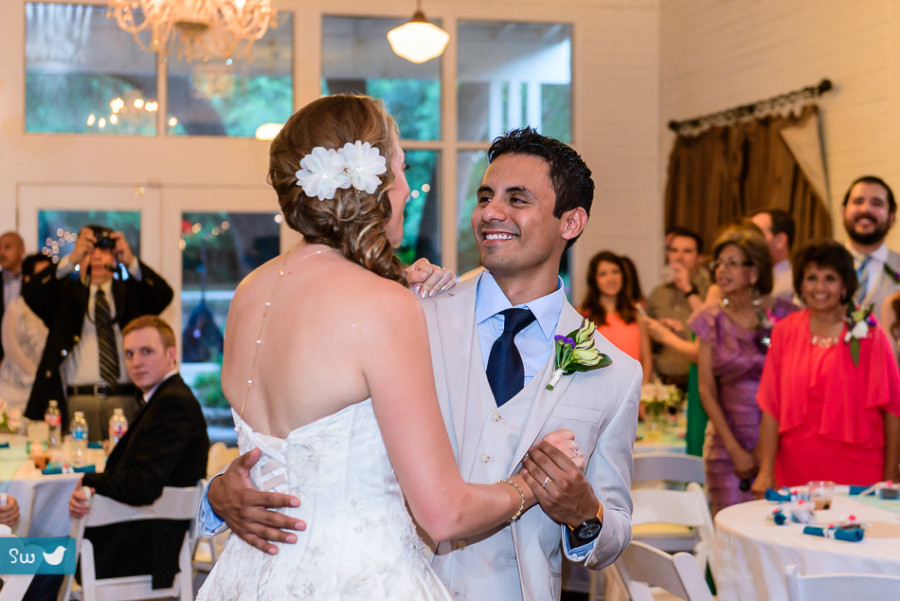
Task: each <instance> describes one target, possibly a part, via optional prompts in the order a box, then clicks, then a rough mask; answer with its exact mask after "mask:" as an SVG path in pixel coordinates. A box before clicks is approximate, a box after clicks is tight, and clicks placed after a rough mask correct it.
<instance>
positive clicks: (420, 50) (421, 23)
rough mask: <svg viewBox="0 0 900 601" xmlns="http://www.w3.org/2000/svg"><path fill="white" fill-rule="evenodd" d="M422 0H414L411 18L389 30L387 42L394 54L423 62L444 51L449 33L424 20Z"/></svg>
mask: <svg viewBox="0 0 900 601" xmlns="http://www.w3.org/2000/svg"><path fill="white" fill-rule="evenodd" d="M421 5H422V0H416V12H415V13H413V16H412V18H411V19H410V20H409V21H407V22H406V23H404V24H403V25H400V26H399V27H395V28H393V29H392V30H390V31H389V32H388V34H387V38H388V42H390V44H391V50H393V51H394V54H396V55H397V56H399V57H401V58H405V59H406V60H408V61H410V62H412V63H424V62H426V61H430V60H431V59H433V58H437V57H439V56H440V55H442V54H443V53H444V48H446V47H447V42H448V41H450V34H449V33H447V32H446V31H444V30H443V29H441V28H440V27H438V26H437V25H434V24H432V23H429V22H428V21H426V20H425V13H423V12H422V6H421Z"/></svg>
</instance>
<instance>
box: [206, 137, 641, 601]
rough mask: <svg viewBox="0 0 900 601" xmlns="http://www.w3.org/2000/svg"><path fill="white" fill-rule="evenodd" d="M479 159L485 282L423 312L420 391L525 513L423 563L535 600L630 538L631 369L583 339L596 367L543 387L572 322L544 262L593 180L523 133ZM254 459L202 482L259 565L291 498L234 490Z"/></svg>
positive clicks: (476, 281)
mask: <svg viewBox="0 0 900 601" xmlns="http://www.w3.org/2000/svg"><path fill="white" fill-rule="evenodd" d="M488 160H489V161H490V163H491V164H490V166H489V167H488V169H487V171H486V172H485V176H484V179H483V181H482V185H481V187H480V188H479V194H478V196H479V197H478V204H477V206H476V208H475V210H474V212H473V214H472V228H473V231H474V234H475V237H476V241H477V244H478V248H479V251H480V254H481V260H482V264H483V265H484V267H485V270H484V271H483V272H482V273H481V274H480V275H479V276H478V277H477V278H473V279H471V280H469V281H467V282H465V283H462V284H460V285H458V286H457V287H456V288H453V289H451V290H450V291H449V292H447V293H445V294H442V295H439V296H437V297H436V298H434V299H431V300H426V301H424V309H425V315H426V320H427V324H428V334H429V340H430V345H431V354H432V360H433V365H434V371H435V384H436V388H437V392H438V398H439V401H440V404H441V410H442V412H443V416H444V421H445V423H446V425H447V429H448V432H449V435H450V441H451V443H452V446H453V450H454V452H455V454H456V458H457V462H458V463H459V466H460V471H461V472H462V475H463V477H464V478H465V479H466V480H468V481H470V482H477V483H490V482H493V481H496V480H498V479H502V478H506V477H508V476H509V475H510V474H513V473H516V472H517V471H519V470H520V468H524V469H525V470H527V476H526V479H527V481H528V484H529V486H530V487H531V488H532V490H533V491H534V493H535V495H536V497H537V498H538V501H539V502H540V505H541V509H540V510H538V509H537V508H534V509H532V510H530V511H528V512H526V513H525V514H524V515H523V516H522V517H521V518H520V519H519V520H518V521H516V522H513V523H512V524H510V525H506V526H504V527H501V528H498V529H497V530H495V531H493V532H488V533H485V534H482V535H479V536H476V537H469V538H466V539H460V540H454V541H449V542H445V543H442V544H440V545H439V546H437V548H436V550H435V556H434V560H433V563H432V566H433V568H434V569H435V571H436V572H437V574H438V575H439V576H440V577H441V578H442V579H443V580H444V582H445V583H446V584H447V585H448V586H449V587H450V590H451V592H452V593H453V594H454V595H455V596H456V597H457V598H460V599H471V600H477V599H491V600H492V601H493V600H503V601H507V600H508V601H519V600H535V601H545V600H547V599H558V598H559V595H560V566H561V561H562V554H563V553H564V554H565V555H566V556H567V557H568V558H569V559H570V560H573V561H576V562H579V563H582V564H584V565H586V566H587V567H589V568H601V567H603V566H606V565H608V564H610V563H612V562H613V561H614V560H615V559H616V557H618V555H619V553H621V551H622V550H623V549H624V548H625V546H626V545H627V544H628V542H629V541H630V539H631V498H630V495H629V488H630V485H631V474H632V460H631V449H632V445H633V442H634V439H635V429H636V426H637V408H638V400H639V397H640V385H641V369H640V365H639V364H638V362H637V361H634V360H633V359H631V358H629V357H628V356H627V355H626V354H625V353H622V352H621V351H619V350H618V349H616V348H615V347H614V346H613V345H612V344H610V343H609V342H608V341H607V340H606V339H605V338H603V336H601V335H599V334H596V333H595V334H594V341H595V345H596V347H597V348H598V350H599V351H600V352H602V353H605V354H606V355H608V356H609V357H610V358H611V359H612V364H611V365H609V366H608V367H603V368H598V369H594V370H592V371H587V372H576V373H575V374H572V375H568V376H562V378H561V379H559V380H558V382H556V383H555V385H554V386H553V390H548V384H549V382H550V380H551V377H552V372H553V371H554V364H553V362H554V355H555V353H554V344H555V340H554V337H555V336H556V335H567V334H568V333H569V332H571V331H572V330H575V329H577V328H578V327H579V326H580V324H581V316H580V315H579V314H578V312H577V311H575V309H574V308H573V307H572V306H571V305H570V304H569V303H568V302H567V301H566V298H565V293H564V291H563V287H562V281H561V279H560V277H559V263H560V259H561V257H562V255H563V253H564V251H565V249H566V247H567V246H568V245H570V244H572V243H573V242H574V241H575V239H576V238H577V237H578V236H579V235H580V234H581V232H582V231H583V229H584V226H585V224H586V223H587V219H588V213H589V211H590V207H591V202H592V199H593V193H594V183H593V180H592V179H591V173H590V170H589V169H588V168H587V166H586V165H585V164H584V162H583V161H582V159H581V157H580V156H578V154H577V153H576V152H575V151H574V150H573V149H572V148H570V147H569V146H567V145H565V144H563V143H561V142H558V141H556V140H553V139H550V138H546V137H544V136H540V135H538V134H537V133H536V132H534V131H533V130H530V129H525V130H517V131H513V132H510V133H508V134H506V135H504V136H501V137H500V138H498V139H497V140H495V141H494V143H493V145H492V146H491V149H490V150H489V151H488ZM510 310H513V311H518V313H511V312H510ZM508 322H509V323H508ZM514 323H515V325H513V324H514ZM511 330H512V331H511ZM504 345H506V348H505V349H504V348H500V347H504ZM510 346H512V347H513V349H514V350H513V351H512V352H510ZM511 358H512V363H509V361H510V360H511ZM498 367H499V368H498ZM510 374H512V375H513V377H510ZM560 429H570V430H572V431H574V433H575V441H576V442H577V443H578V444H579V445H580V449H581V451H582V452H584V454H585V459H586V460H587V466H586V469H585V471H584V472H583V473H582V472H581V471H580V470H579V469H577V468H576V467H575V464H574V463H572V461H571V458H570V457H569V456H567V455H565V454H563V452H562V451H559V450H558V449H556V448H555V447H553V446H552V445H550V444H549V443H546V442H539V443H537V441H540V440H541V439H542V437H544V436H545V435H546V434H548V433H551V432H553V431H556V430H560ZM536 443H537V444H536ZM532 445H536V446H532ZM526 453H527V455H526ZM256 459H258V451H252V452H251V453H248V454H247V455H245V456H244V457H242V458H240V459H238V460H237V461H236V462H235V463H234V464H232V467H230V468H229V470H228V471H227V472H226V473H225V475H224V476H223V477H221V478H216V479H215V480H213V482H212V483H211V484H210V488H209V502H210V505H211V506H212V508H213V509H214V510H215V512H216V513H217V514H219V515H220V516H222V517H223V518H224V519H225V521H226V522H227V523H228V525H229V526H231V527H232V529H233V530H234V532H235V533H237V534H238V535H239V536H241V538H243V539H244V540H246V541H247V542H249V543H250V544H253V545H255V546H257V547H259V548H261V549H264V550H268V551H269V552H271V551H272V549H273V547H270V545H269V544H268V542H267V541H270V540H275V541H283V542H293V541H295V540H296V535H295V534H293V533H290V532H285V531H283V530H281V529H302V527H303V525H302V524H296V523H294V521H293V520H292V519H290V518H287V517H285V516H283V515H280V514H275V513H273V512H269V511H266V509H265V508H266V507H283V506H287V505H289V504H296V499H293V498H291V497H286V496H284V495H277V494H276V493H262V492H259V491H256V490H253V489H252V488H250V486H249V478H248V477H247V474H248V470H249V466H250V465H252V463H254V462H255V461H256Z"/></svg>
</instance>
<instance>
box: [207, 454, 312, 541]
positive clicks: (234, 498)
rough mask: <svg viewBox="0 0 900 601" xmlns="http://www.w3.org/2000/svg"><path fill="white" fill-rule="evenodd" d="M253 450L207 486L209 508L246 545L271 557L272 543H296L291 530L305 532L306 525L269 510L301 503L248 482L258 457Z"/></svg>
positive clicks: (232, 463) (295, 498)
mask: <svg viewBox="0 0 900 601" xmlns="http://www.w3.org/2000/svg"><path fill="white" fill-rule="evenodd" d="M261 454H262V453H261V452H260V450H259V449H253V450H252V451H250V452H249V453H245V454H243V455H241V456H240V457H238V458H237V459H235V460H234V461H232V462H231V465H230V466H228V469H227V470H225V472H224V473H223V474H222V475H221V476H218V477H216V478H214V479H213V480H212V481H211V482H210V483H209V491H208V498H209V504H210V506H211V507H212V508H213V511H215V512H216V513H217V514H218V515H219V516H220V517H221V518H222V519H223V520H225V523H226V524H228V527H229V528H231V531H232V532H234V533H235V534H237V535H238V536H239V537H240V538H241V539H243V540H244V541H245V542H246V543H248V544H250V545H253V546H254V547H256V548H257V549H259V550H261V551H265V552H266V553H270V554H272V555H274V554H275V553H276V552H277V550H278V548H277V547H276V546H275V545H273V544H271V543H272V542H282V543H295V542H297V535H296V534H294V533H293V532H287V531H291V530H306V524H305V523H304V522H302V521H299V520H296V519H295V518H292V517H290V516H286V515H282V514H280V513H276V512H274V511H269V510H270V509H277V508H280V507H299V506H300V499H298V498H297V497H293V496H291V495H284V494H281V493H276V492H261V491H259V490H257V489H256V488H254V487H253V483H252V482H251V481H250V468H252V467H253V466H254V465H255V464H256V462H257V461H259V458H260V456H261Z"/></svg>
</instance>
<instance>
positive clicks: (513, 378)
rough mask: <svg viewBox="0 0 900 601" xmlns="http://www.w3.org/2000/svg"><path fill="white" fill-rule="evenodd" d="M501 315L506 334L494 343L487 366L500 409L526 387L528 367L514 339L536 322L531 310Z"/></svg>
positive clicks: (514, 311) (510, 311)
mask: <svg viewBox="0 0 900 601" xmlns="http://www.w3.org/2000/svg"><path fill="white" fill-rule="evenodd" d="M500 314H501V315H503V333H502V334H500V338H498V339H497V340H495V341H494V346H492V347H491V356H490V357H489V358H488V365H487V379H488V382H489V383H490V385H491V390H492V391H493V392H494V400H496V401H497V406H498V407H499V406H500V405H502V404H503V403H505V402H506V401H508V400H509V399H511V398H513V397H514V396H516V394H517V393H518V392H519V391H520V390H522V387H524V386H525V368H524V367H523V365H522V356H521V355H520V354H519V349H517V348H516V343H515V337H516V334H518V333H519V332H521V331H522V330H523V329H524V328H525V326H527V325H528V324H530V323H531V322H532V321H534V319H535V318H534V313H532V312H531V311H530V310H529V309H506V310H505V311H501V312H500Z"/></svg>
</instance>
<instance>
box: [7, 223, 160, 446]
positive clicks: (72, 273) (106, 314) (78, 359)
mask: <svg viewBox="0 0 900 601" xmlns="http://www.w3.org/2000/svg"><path fill="white" fill-rule="evenodd" d="M22 295H23V296H24V298H25V302H26V303H28V306H29V307H31V309H32V311H34V312H35V314H37V315H38V317H40V318H41V319H42V320H43V321H44V323H45V324H47V327H48V328H49V330H50V332H49V334H48V335H47V345H46V346H45V347H44V353H43V355H42V357H41V361H40V364H39V365H38V370H37V374H36V377H35V381H34V386H33V387H32V389H31V396H30V398H29V399H28V405H27V407H26V409H25V416H26V417H28V418H29V419H35V420H40V419H43V417H44V411H45V410H46V408H47V404H48V402H49V401H50V399H56V400H58V401H59V405H60V410H61V411H62V414H63V423H64V424H68V418H70V417H71V415H72V413H73V412H74V411H75V410H81V411H84V414H85V417H86V419H87V420H88V431H89V434H90V438H91V440H101V439H102V438H105V437H106V425H107V423H108V422H109V418H110V416H111V415H112V413H113V409H115V408H117V407H120V408H122V409H123V411H124V412H125V415H126V417H128V418H129V420H130V419H132V418H133V417H134V413H135V411H137V405H136V404H135V403H134V400H133V399H134V393H135V388H134V385H133V384H131V383H129V382H128V377H127V374H126V373H125V370H124V369H123V365H124V360H123V357H122V353H121V348H122V344H121V342H122V335H121V328H122V327H124V325H125V324H127V323H128V322H129V321H131V320H132V319H135V318H136V317H140V316H141V315H158V314H159V313H160V312H161V311H162V310H163V309H165V308H166V306H168V304H169V303H170V302H171V300H172V296H173V293H172V288H171V287H170V286H169V285H168V283H166V281H165V280H164V279H163V278H162V277H160V276H159V275H157V274H156V272H154V271H153V270H152V269H150V268H149V267H148V266H147V265H145V264H144V263H143V262H141V261H140V260H139V259H138V258H137V257H135V256H134V254H133V253H132V252H131V247H130V246H129V245H128V241H127V240H126V239H125V236H124V235H123V234H122V233H121V232H114V231H112V230H111V229H109V228H106V227H102V226H85V227H83V228H82V229H81V231H80V232H79V234H78V238H77V240H76V241H75V248H74V250H73V251H72V254H70V255H68V256H66V257H63V258H62V260H60V262H59V263H58V264H57V265H56V266H55V268H54V269H49V270H46V271H45V272H44V273H42V277H36V278H33V279H32V280H31V281H30V282H28V283H27V284H25V286H24V287H23V290H22ZM98 299H99V300H98ZM98 307H99V308H100V310H98ZM104 349H106V354H104ZM63 382H65V383H66V385H67V386H66V387H65V388H63Z"/></svg>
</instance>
